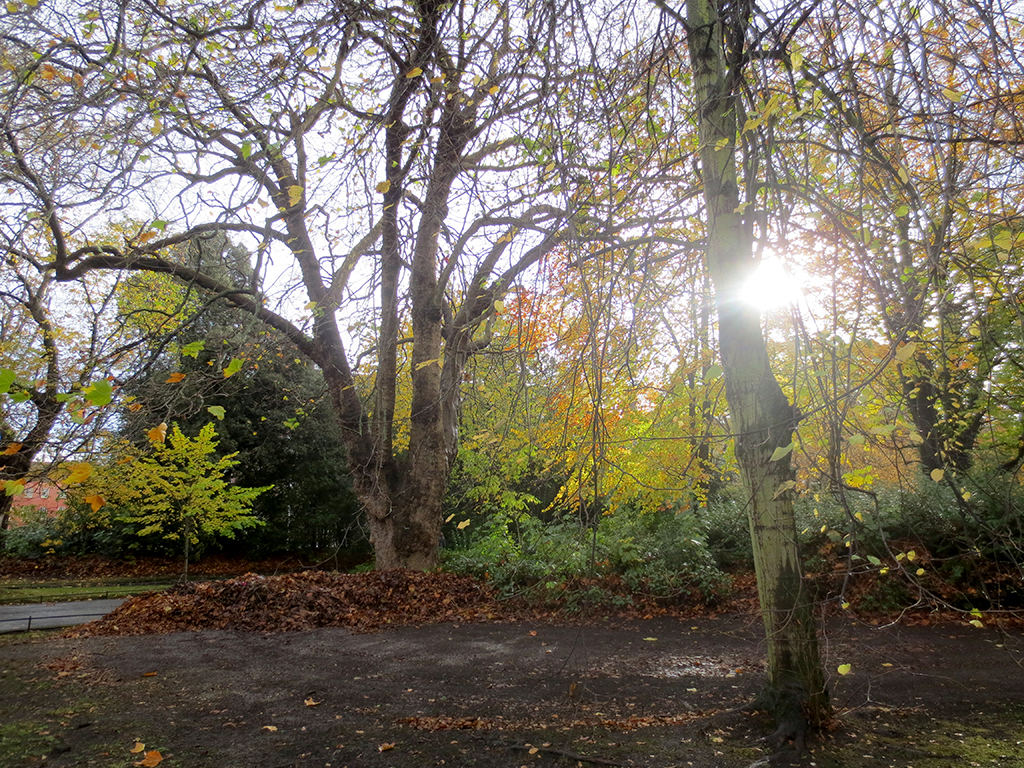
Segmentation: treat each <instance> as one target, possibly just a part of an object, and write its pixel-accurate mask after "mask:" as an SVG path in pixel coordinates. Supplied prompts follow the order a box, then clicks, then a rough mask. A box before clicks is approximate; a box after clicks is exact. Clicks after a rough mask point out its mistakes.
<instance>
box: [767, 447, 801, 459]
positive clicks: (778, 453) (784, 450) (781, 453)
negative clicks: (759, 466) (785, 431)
mask: <svg viewBox="0 0 1024 768" xmlns="http://www.w3.org/2000/svg"><path fill="white" fill-rule="evenodd" d="M795 445H796V443H790V444H789V445H780V446H779V447H778V448H776V449H775V450H774V451H772V457H771V458H770V459H768V461H780V460H781V459H784V458H786V457H787V456H789V454H791V453H792V452H793V447H794V446H795Z"/></svg>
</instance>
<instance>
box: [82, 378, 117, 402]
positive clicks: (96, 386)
mask: <svg viewBox="0 0 1024 768" xmlns="http://www.w3.org/2000/svg"><path fill="white" fill-rule="evenodd" d="M82 394H83V395H85V399H86V400H88V401H89V403H90V405H94V406H96V407H97V408H102V407H103V406H104V405H107V404H108V403H109V402H110V401H111V400H113V399H114V387H113V385H112V384H111V383H110V382H109V381H107V380H106V379H100V380H99V381H94V382H93V383H92V384H90V385H89V386H88V387H86V388H85V389H83V390H82Z"/></svg>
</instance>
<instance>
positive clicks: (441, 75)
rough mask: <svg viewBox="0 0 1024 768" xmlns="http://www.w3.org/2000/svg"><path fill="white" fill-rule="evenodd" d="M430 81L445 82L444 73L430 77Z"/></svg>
mask: <svg viewBox="0 0 1024 768" xmlns="http://www.w3.org/2000/svg"><path fill="white" fill-rule="evenodd" d="M430 82H432V83H443V82H444V73H442V74H440V75H434V76H433V77H432V78H430Z"/></svg>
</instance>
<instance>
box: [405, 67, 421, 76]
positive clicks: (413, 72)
mask: <svg viewBox="0 0 1024 768" xmlns="http://www.w3.org/2000/svg"><path fill="white" fill-rule="evenodd" d="M422 74H423V67H413V68H412V69H410V70H409V71H408V72H406V73H405V76H406V77H419V76H420V75H422Z"/></svg>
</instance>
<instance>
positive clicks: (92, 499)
mask: <svg viewBox="0 0 1024 768" xmlns="http://www.w3.org/2000/svg"><path fill="white" fill-rule="evenodd" d="M85 501H86V503H88V505H89V506H90V507H91V508H92V511H93V512H99V511H100V509H102V508H103V507H104V506H105V505H106V503H107V500H106V499H104V498H103V497H102V496H100V495H99V494H98V493H97V494H95V495H93V496H86V497H85ZM140 751H141V750H140Z"/></svg>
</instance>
